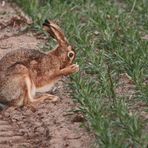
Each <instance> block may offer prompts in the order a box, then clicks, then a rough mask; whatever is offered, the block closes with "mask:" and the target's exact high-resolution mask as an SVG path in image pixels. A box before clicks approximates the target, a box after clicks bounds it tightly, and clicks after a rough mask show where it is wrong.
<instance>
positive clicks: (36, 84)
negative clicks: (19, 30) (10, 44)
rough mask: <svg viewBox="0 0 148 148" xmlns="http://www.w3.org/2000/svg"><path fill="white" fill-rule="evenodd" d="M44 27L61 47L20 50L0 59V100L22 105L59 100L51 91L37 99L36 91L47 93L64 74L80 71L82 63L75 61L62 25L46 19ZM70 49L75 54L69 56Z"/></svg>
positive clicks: (9, 103) (4, 102) (5, 102)
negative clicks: (41, 49)
mask: <svg viewBox="0 0 148 148" xmlns="http://www.w3.org/2000/svg"><path fill="white" fill-rule="evenodd" d="M44 27H45V29H46V31H47V32H49V34H50V35H51V36H52V37H54V38H55V39H56V40H57V42H58V47H57V48H55V49H53V50H51V51H50V52H48V53H43V52H41V51H39V50H34V49H20V50H15V51H12V52H10V53H8V54H6V55H5V56H4V57H3V58H2V59H1V60H0V103H3V104H8V105H16V106H23V105H28V104H29V105H30V103H32V102H34V103H35V104H36V103H39V102H40V101H44V100H45V99H50V100H52V101H56V100H57V98H58V97H56V96H53V95H50V94H45V95H43V96H41V97H39V98H36V97H35V95H36V92H48V91H49V90H50V89H51V88H52V86H53V85H54V84H55V83H56V82H57V81H58V80H59V79H60V78H61V77H62V76H67V75H69V74H72V73H75V72H77V71H79V66H78V65H76V64H72V62H73V60H74V58H75V52H74V51H73V49H72V47H71V46H70V45H69V44H68V41H67V39H66V38H65V36H64V34H63V32H62V31H61V30H60V28H59V27H58V26H57V25H56V24H54V23H53V22H50V21H47V20H46V21H45V23H44ZM69 52H72V54H73V55H72V57H68V56H67V55H68V53H69ZM35 98H36V99H35Z"/></svg>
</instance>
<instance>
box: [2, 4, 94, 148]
mask: <svg viewBox="0 0 148 148" xmlns="http://www.w3.org/2000/svg"><path fill="white" fill-rule="evenodd" d="M19 15H20V14H19V13H18V12H17V11H16V9H14V8H13V7H12V6H11V5H10V4H9V3H2V1H0V57H2V56H4V55H5V54H6V53H7V52H10V51H11V50H14V49H21V48H29V49H31V48H34V49H36V48H38V47H39V45H40V44H43V43H44V40H39V39H37V38H36V37H35V36H34V35H33V33H31V32H25V33H20V32H21V31H22V30H23V29H25V27H26V23H28V22H27V20H26V21H24V22H23V21H22V20H21V19H22V18H21V17H20V16H19ZM67 81H68V79H64V80H62V81H60V82H59V83H58V84H57V85H56V86H55V87H54V89H53V91H52V93H53V94H55V95H57V96H59V97H60V100H59V101H58V102H56V103H50V102H48V101H46V102H44V103H42V104H40V105H39V106H38V107H37V108H36V110H34V111H32V110H31V109H29V108H27V107H23V108H14V107H9V108H8V109H6V110H4V111H2V112H0V148H10V147H11V148H66V147H67V148H89V147H91V144H92V136H91V135H90V133H88V131H87V130H86V128H84V127H82V125H83V124H84V123H83V122H85V121H84V120H83V117H81V116H82V115H79V114H77V113H73V112H72V110H75V109H76V108H77V105H76V104H74V103H73V101H72V99H71V95H70V90H69V88H68V86H67Z"/></svg>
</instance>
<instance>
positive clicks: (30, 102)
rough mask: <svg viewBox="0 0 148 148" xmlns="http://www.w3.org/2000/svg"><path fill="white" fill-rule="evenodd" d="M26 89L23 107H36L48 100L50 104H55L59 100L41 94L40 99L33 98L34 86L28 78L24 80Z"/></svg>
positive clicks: (55, 97) (52, 96)
mask: <svg viewBox="0 0 148 148" xmlns="http://www.w3.org/2000/svg"><path fill="white" fill-rule="evenodd" d="M25 83H26V88H27V96H26V98H25V99H24V105H33V106H34V105H38V104H40V103H41V102H43V101H44V100H50V101H51V102H56V101H57V100H58V99H59V98H58V97H57V96H54V95H51V94H47V93H46V94H43V95H42V96H40V97H36V98H35V91H36V89H35V85H34V83H33V81H32V80H31V79H30V77H29V76H28V77H26V78H25Z"/></svg>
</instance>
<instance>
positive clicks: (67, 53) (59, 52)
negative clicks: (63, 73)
mask: <svg viewBox="0 0 148 148" xmlns="http://www.w3.org/2000/svg"><path fill="white" fill-rule="evenodd" d="M43 27H44V29H45V30H46V31H47V32H48V33H49V34H50V35H51V36H52V37H53V38H55V39H56V40H57V42H58V47H57V48H56V49H55V50H54V51H53V52H54V54H55V55H56V56H58V57H59V58H60V60H61V63H62V65H61V67H62V68H64V67H66V66H68V65H70V64H72V62H73V61H74V59H75V57H76V53H75V51H74V50H73V48H72V46H71V45H70V44H69V43H68V40H67V38H66V37H65V35H64V33H63V31H62V30H61V28H60V27H59V26H58V25H57V24H55V23H53V22H52V21H48V20H45V22H44V23H43Z"/></svg>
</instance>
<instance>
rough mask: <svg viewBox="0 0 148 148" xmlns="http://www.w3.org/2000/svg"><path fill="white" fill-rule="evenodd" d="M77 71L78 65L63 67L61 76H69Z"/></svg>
mask: <svg viewBox="0 0 148 148" xmlns="http://www.w3.org/2000/svg"><path fill="white" fill-rule="evenodd" d="M78 71H79V65H77V64H72V65H69V66H67V67H65V68H64V69H62V71H61V72H62V75H65V76H66V75H69V74H72V73H76V72H78Z"/></svg>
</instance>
